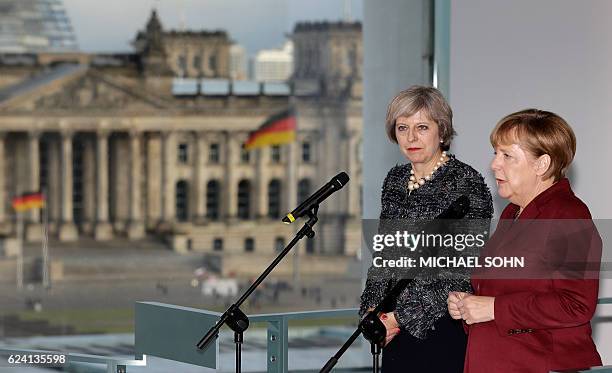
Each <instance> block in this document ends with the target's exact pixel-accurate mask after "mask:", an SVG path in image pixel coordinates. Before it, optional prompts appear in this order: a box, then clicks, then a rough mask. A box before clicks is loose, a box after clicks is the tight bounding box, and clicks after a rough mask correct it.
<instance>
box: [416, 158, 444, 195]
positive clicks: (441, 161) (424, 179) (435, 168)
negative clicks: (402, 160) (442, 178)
mask: <svg viewBox="0 0 612 373" xmlns="http://www.w3.org/2000/svg"><path fill="white" fill-rule="evenodd" d="M446 160H447V157H446V152H442V156H441V157H440V160H439V161H438V163H436V165H435V166H434V168H433V170H432V171H431V172H430V173H429V175H427V176H425V177H422V178H420V179H419V180H418V181H417V179H416V176H414V168H411V169H410V180H408V195H410V193H411V192H412V191H413V190H416V189H419V188H420V187H421V186H423V185H424V184H425V182H426V181H429V180H431V177H432V176H433V174H434V172H436V171H437V170H438V168H440V167H441V166H442V165H443V164H444V162H446Z"/></svg>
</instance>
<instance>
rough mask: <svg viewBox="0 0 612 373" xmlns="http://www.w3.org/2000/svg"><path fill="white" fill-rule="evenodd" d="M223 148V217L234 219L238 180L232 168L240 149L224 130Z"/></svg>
mask: <svg viewBox="0 0 612 373" xmlns="http://www.w3.org/2000/svg"><path fill="white" fill-rule="evenodd" d="M224 139H225V141H224V144H223V146H224V148H225V157H224V158H225V159H224V161H225V181H224V188H223V191H224V193H225V197H224V198H223V203H224V205H225V206H224V209H223V211H224V212H225V218H228V219H235V218H236V215H237V214H238V180H236V176H235V172H234V170H235V169H236V167H237V166H238V162H239V160H238V156H239V155H240V149H239V148H238V147H237V146H236V141H235V140H234V138H233V137H232V136H231V135H230V134H229V133H228V132H224Z"/></svg>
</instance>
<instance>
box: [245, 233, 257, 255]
mask: <svg viewBox="0 0 612 373" xmlns="http://www.w3.org/2000/svg"><path fill="white" fill-rule="evenodd" d="M244 251H245V252H247V253H252V252H253V251H255V240H254V239H253V238H251V237H248V238H246V239H245V240H244Z"/></svg>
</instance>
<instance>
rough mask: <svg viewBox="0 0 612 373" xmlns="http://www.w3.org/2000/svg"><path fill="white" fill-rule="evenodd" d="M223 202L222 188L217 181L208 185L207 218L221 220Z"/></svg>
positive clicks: (212, 181)
mask: <svg viewBox="0 0 612 373" xmlns="http://www.w3.org/2000/svg"><path fill="white" fill-rule="evenodd" d="M220 202H221V188H220V187H219V182H218V181H217V180H211V181H209V182H208V184H206V217H207V218H208V219H210V220H218V219H219V205H220Z"/></svg>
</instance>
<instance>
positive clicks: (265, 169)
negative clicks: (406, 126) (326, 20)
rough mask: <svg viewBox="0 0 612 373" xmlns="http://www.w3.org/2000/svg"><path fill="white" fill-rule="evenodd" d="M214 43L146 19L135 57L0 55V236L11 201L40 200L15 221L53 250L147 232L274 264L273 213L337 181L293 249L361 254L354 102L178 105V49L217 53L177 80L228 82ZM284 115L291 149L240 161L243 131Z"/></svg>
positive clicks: (347, 96)
mask: <svg viewBox="0 0 612 373" xmlns="http://www.w3.org/2000/svg"><path fill="white" fill-rule="evenodd" d="M355 33H357V31H355ZM358 33H359V34H360V32H358ZM298 34H299V31H298V30H297V29H296V32H295V35H298ZM215 35H216V36H215V38H217V37H218V39H215V41H214V42H212V41H211V40H212V39H210V37H209V35H208V34H206V33H204V34H198V33H182V34H180V33H178V34H177V33H174V34H173V33H166V32H164V31H163V29H162V28H161V23H160V22H159V20H158V19H157V16H156V15H155V14H153V15H152V17H151V20H149V23H148V25H147V29H146V31H145V32H142V33H140V34H139V35H138V37H137V38H136V40H137V43H135V44H137V48H136V50H137V51H136V52H135V53H134V54H115V55H92V54H78V53H76V54H75V53H71V54H53V55H46V54H34V55H24V56H20V57H19V58H15V56H0V77H2V79H1V81H0V83H2V86H0V202H1V203H0V235H4V236H7V237H10V236H14V235H15V232H16V230H15V215H14V212H13V210H12V208H11V207H10V200H11V198H12V197H13V196H16V195H19V194H21V193H23V192H26V191H31V190H43V191H44V192H45V194H46V199H47V210H46V211H44V213H43V214H41V213H40V212H38V211H31V212H29V213H28V214H27V216H25V221H26V222H27V224H26V227H27V229H26V232H25V233H26V239H27V240H30V241H37V240H40V228H41V224H42V223H43V222H44V221H45V219H47V220H48V226H49V230H50V233H51V234H52V235H54V236H55V237H56V238H57V239H59V240H61V241H74V240H78V239H79V238H80V237H84V236H90V237H94V238H95V239H96V240H100V241H103V240H109V239H111V238H116V237H125V238H126V239H129V240H137V239H141V238H143V237H145V236H150V237H160V238H163V239H165V240H166V241H167V242H168V243H169V244H170V245H171V246H172V247H173V248H174V249H176V250H193V251H204V252H209V251H210V252H213V251H220V252H225V253H241V252H245V251H247V252H250V251H253V252H255V253H264V254H271V253H273V252H274V250H275V248H279V247H280V246H282V245H284V244H287V243H289V241H290V240H291V238H292V237H293V235H294V233H295V232H296V230H297V227H298V224H299V222H298V223H296V224H294V225H291V226H287V225H284V224H282V223H281V222H280V217H281V216H279V215H283V214H285V213H286V212H288V211H289V210H291V209H292V208H293V207H295V206H296V205H297V204H298V199H299V198H300V196H302V197H303V196H307V195H308V194H310V193H312V192H314V191H315V190H316V188H318V187H319V186H321V185H322V184H323V183H325V182H327V181H328V180H329V179H330V178H331V177H332V176H334V175H335V174H337V173H338V172H340V171H346V172H347V173H348V174H349V175H350V177H351V182H350V183H349V184H348V185H347V187H345V189H343V190H342V191H340V192H338V193H336V194H335V195H334V196H332V197H331V198H330V199H329V200H327V201H326V202H325V203H324V204H323V205H322V206H321V210H320V213H319V217H320V224H319V225H317V227H316V232H317V236H316V238H315V240H314V246H311V245H308V248H306V246H307V245H306V244H305V243H303V246H304V250H306V249H307V251H308V252H312V253H322V254H341V253H350V254H354V253H355V252H356V251H357V250H359V247H360V221H361V209H360V190H361V188H360V185H361V182H360V179H361V161H360V159H359V154H360V151H359V148H360V146H361V133H362V132H361V126H362V119H361V115H362V113H361V97H360V95H358V94H354V93H355V92H352V94H351V92H348V93H347V92H346V91H343V92H342V95H339V94H336V93H337V92H336V91H333V90H329V91H327V92H325V93H323V92H321V94H319V95H316V96H313V95H299V94H297V93H296V92H295V88H293V87H295V86H294V85H291V87H292V88H291V91H290V94H288V95H278V94H274V95H267V94H266V93H265V92H264V91H263V90H262V91H260V92H259V93H258V94H255V95H234V94H232V93H231V90H230V92H229V93H228V94H225V95H205V94H202V93H197V94H194V95H189V96H184V95H183V96H176V95H174V94H173V91H172V86H173V80H174V78H175V76H180V75H181V73H180V71H179V70H177V69H176V65H173V61H176V55H175V52H173V51H174V49H173V48H175V46H176V43H179V41H181V40H187V39H189V40H191V41H193V45H205V44H206V43H208V42H209V41H210V42H211V43H212V44H210V45H215V47H214V48H217V49H214V48H213V49H212V50H216V52H211V53H212V54H214V55H216V56H217V57H216V69H212V70H206V69H203V70H201V71H198V72H197V73H196V72H188V73H187V74H186V75H188V76H191V75H193V74H195V75H197V76H202V74H203V76H209V75H210V76H217V77H223V76H227V71H228V70H227V69H228V66H229V60H228V58H227V55H226V52H224V50H225V51H227V49H224V48H225V44H224V43H225V40H227V36H225V34H224V33H219V34H218V35H217V34H216V33H215ZM206 45H209V44H206ZM177 48H178V47H177ZM215 53H217V54H215ZM329 63H330V64H331V65H329V66H327V67H326V68H332V69H334V67H333V63H332V62H329ZM213 70H214V71H213ZM340 70H341V69H340ZM340 70H338V71H340ZM334 71H335V70H334ZM329 76H330V77H334V78H333V79H336V78H335V76H336V75H334V74H330V75H329ZM330 79H331V78H330ZM333 79H332V80H333ZM230 85H231V82H230ZM290 105H291V106H293V107H295V108H296V112H297V123H298V134H297V141H296V142H294V143H292V144H288V145H283V146H279V147H268V148H263V149H257V150H254V151H251V152H249V153H245V152H244V151H243V150H242V148H241V147H242V143H243V142H244V141H246V139H247V137H248V134H249V132H250V131H252V130H254V129H256V128H257V127H258V126H259V125H260V124H261V123H263V122H264V121H265V120H266V119H267V118H268V117H269V116H271V115H273V114H275V113H278V112H280V111H282V110H284V109H286V108H287V107H288V106H290Z"/></svg>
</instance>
